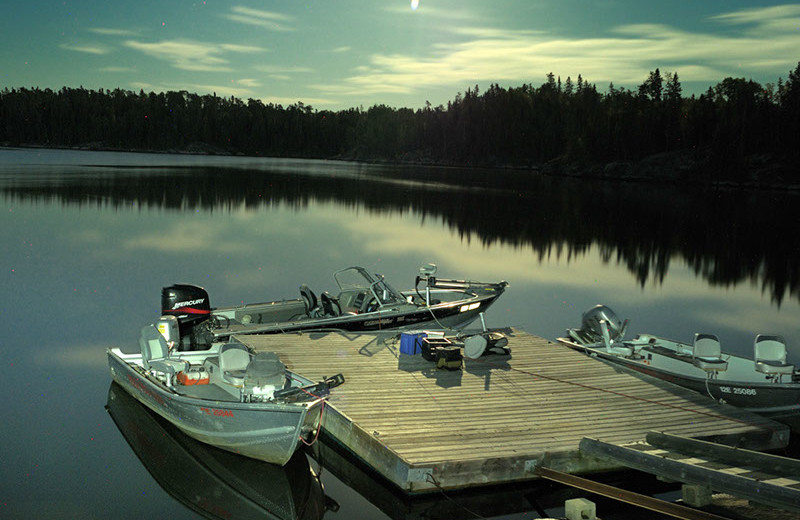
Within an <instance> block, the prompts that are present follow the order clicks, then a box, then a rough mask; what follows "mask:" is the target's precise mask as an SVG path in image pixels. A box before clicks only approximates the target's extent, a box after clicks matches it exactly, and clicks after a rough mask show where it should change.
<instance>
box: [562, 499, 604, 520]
mask: <svg viewBox="0 0 800 520" xmlns="http://www.w3.org/2000/svg"><path fill="white" fill-rule="evenodd" d="M564 516H565V517H567V520H596V519H597V506H596V505H595V503H594V502H592V501H591V500H588V499H586V498H573V499H571V500H567V501H566V502H564Z"/></svg>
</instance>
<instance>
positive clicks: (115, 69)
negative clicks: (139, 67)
mask: <svg viewBox="0 0 800 520" xmlns="http://www.w3.org/2000/svg"><path fill="white" fill-rule="evenodd" d="M98 70H99V71H100V72H136V69H134V68H133V67H116V66H112V67H103V68H101V69H98Z"/></svg>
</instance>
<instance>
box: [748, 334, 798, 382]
mask: <svg viewBox="0 0 800 520" xmlns="http://www.w3.org/2000/svg"><path fill="white" fill-rule="evenodd" d="M753 360H754V362H755V364H756V371H757V372H762V373H764V374H768V375H778V376H780V375H784V374H792V373H794V365H792V364H790V363H787V362H786V341H785V340H784V339H783V337H782V336H773V335H769V334H759V335H758V336H756V340H755V343H754V344H753Z"/></svg>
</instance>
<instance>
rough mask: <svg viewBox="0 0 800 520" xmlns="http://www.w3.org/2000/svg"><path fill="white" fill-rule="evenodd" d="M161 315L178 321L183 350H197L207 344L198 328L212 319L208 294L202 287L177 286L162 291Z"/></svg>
mask: <svg viewBox="0 0 800 520" xmlns="http://www.w3.org/2000/svg"><path fill="white" fill-rule="evenodd" d="M161 314H162V315H164V316H175V317H176V318H177V319H178V329H179V334H180V345H181V346H180V349H181V350H196V349H198V348H201V347H200V345H204V344H206V343H207V340H206V339H205V338H204V337H203V336H204V335H202V334H201V332H202V331H201V330H200V328H199V327H198V326H199V325H203V324H204V323H205V322H206V321H208V319H209V318H210V317H211V303H210V302H209V299H208V292H206V290H205V289H203V288H202V287H198V286H197V285H189V284H175V285H171V286H169V287H164V288H163V289H162V290H161Z"/></svg>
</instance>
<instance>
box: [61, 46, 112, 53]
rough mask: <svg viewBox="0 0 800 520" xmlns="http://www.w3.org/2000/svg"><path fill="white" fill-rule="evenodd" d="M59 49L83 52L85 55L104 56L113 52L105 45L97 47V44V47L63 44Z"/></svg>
mask: <svg viewBox="0 0 800 520" xmlns="http://www.w3.org/2000/svg"><path fill="white" fill-rule="evenodd" d="M59 47H61V48H62V49H64V50H67V51H75V52H82V53H84V54H95V55H102V54H108V53H109V52H111V50H110V49H109V48H108V47H106V46H104V45H96V44H95V45H91V44H84V45H78V44H69V43H63V44H61V45H59Z"/></svg>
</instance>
